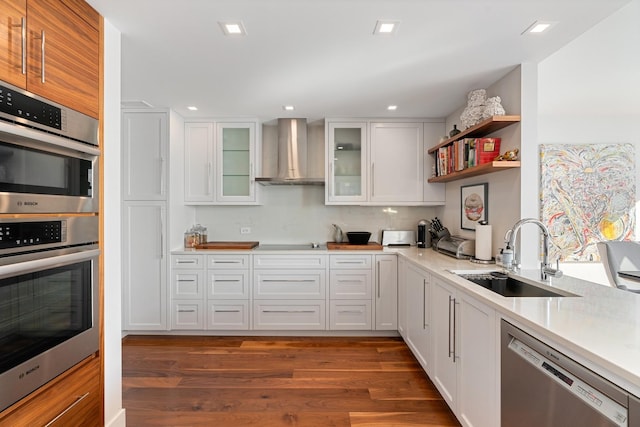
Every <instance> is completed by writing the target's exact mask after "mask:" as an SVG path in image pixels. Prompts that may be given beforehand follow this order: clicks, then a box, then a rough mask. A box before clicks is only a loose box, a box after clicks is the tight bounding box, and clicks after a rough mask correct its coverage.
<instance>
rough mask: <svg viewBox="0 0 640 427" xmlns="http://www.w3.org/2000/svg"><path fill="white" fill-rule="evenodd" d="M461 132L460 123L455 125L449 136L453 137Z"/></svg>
mask: <svg viewBox="0 0 640 427" xmlns="http://www.w3.org/2000/svg"><path fill="white" fill-rule="evenodd" d="M459 133H460V129H458V125H453V129H451V131H450V132H449V138H453V137H454V136H456V135H457V134H459Z"/></svg>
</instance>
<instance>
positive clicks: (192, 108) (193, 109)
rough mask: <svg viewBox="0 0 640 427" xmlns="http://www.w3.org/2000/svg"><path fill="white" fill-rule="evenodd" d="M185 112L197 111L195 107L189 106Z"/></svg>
mask: <svg viewBox="0 0 640 427" xmlns="http://www.w3.org/2000/svg"><path fill="white" fill-rule="evenodd" d="M187 110H190V111H198V107H195V106H193V105H189V106H188V107H187Z"/></svg>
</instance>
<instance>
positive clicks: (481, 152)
mask: <svg viewBox="0 0 640 427" xmlns="http://www.w3.org/2000/svg"><path fill="white" fill-rule="evenodd" d="M499 155H500V138H476V158H477V164H479V165H481V164H483V163H490V162H492V161H493V159H495V158H496V157H497V156H499Z"/></svg>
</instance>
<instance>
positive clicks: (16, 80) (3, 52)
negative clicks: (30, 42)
mask: <svg viewBox="0 0 640 427" xmlns="http://www.w3.org/2000/svg"><path fill="white" fill-rule="evenodd" d="M2 3H3V4H2V6H1V8H2V11H1V12H0V13H1V16H2V19H0V80H3V81H5V82H7V83H10V84H12V85H15V86H18V87H20V88H22V89H25V88H26V85H27V74H26V66H27V58H26V56H25V57H23V52H24V54H25V55H26V40H27V39H26V37H27V34H26V25H27V1H26V0H4V1H3V2H2ZM23 26H24V34H23ZM23 47H24V49H23ZM23 67H24V68H23ZM23 69H24V73H23Z"/></svg>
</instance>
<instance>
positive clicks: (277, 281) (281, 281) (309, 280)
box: [263, 279, 315, 283]
mask: <svg viewBox="0 0 640 427" xmlns="http://www.w3.org/2000/svg"><path fill="white" fill-rule="evenodd" d="M263 282H269V283H314V282H315V280H313V279H300V280H296V279H264V280H263Z"/></svg>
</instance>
